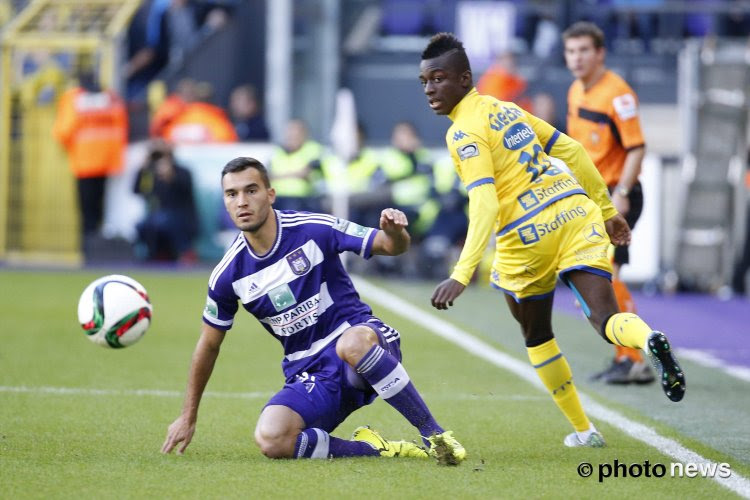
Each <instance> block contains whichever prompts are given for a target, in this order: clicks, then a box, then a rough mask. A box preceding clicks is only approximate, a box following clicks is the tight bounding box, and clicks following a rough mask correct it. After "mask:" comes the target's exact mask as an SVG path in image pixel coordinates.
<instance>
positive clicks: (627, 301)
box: [612, 279, 643, 363]
mask: <svg viewBox="0 0 750 500" xmlns="http://www.w3.org/2000/svg"><path fill="white" fill-rule="evenodd" d="M612 288H613V289H614V291H615V299H616V300H617V306H618V307H619V308H620V311H621V312H629V313H635V312H636V310H635V304H634V303H633V297H632V296H631V295H630V290H628V286H627V285H626V284H625V283H623V282H622V281H620V280H616V279H613V280H612ZM624 358H630V361H632V362H633V363H638V362H640V361H643V355H642V354H641V350H640V349H633V348H632V347H623V346H620V345H617V344H615V359H617V360H618V361H620V360H622V359H624Z"/></svg>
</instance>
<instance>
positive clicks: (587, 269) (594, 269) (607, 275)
mask: <svg viewBox="0 0 750 500" xmlns="http://www.w3.org/2000/svg"><path fill="white" fill-rule="evenodd" d="M570 271H585V272H587V273H591V274H596V275H598V276H603V277H605V278H607V279H608V280H609V281H612V273H610V272H609V271H605V270H604V269H599V268H598V267H591V266H585V265H580V266H573V267H569V268H567V269H563V270H562V271H560V273H559V275H560V279H561V280H562V281H563V283H565V284H566V285H568V287H570V285H571V284H572V283H569V281H570V280H569V279H568V277H567V276H565V275H566V274H567V273H569V272H570Z"/></svg>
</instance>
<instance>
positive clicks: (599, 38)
mask: <svg viewBox="0 0 750 500" xmlns="http://www.w3.org/2000/svg"><path fill="white" fill-rule="evenodd" d="M584 36H587V37H589V38H591V40H592V41H593V42H594V47H595V48H597V49H601V48H602V47H604V32H603V31H602V30H601V29H599V26H597V25H596V24H594V23H590V22H588V21H578V22H577V23H573V24H572V25H571V26H570V27H569V28H568V29H566V30H565V31H563V34H562V39H563V42H564V41H565V40H567V39H569V38H581V37H584Z"/></svg>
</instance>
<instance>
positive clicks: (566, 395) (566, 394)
mask: <svg viewBox="0 0 750 500" xmlns="http://www.w3.org/2000/svg"><path fill="white" fill-rule="evenodd" d="M526 350H527V351H528V353H529V360H530V361H531V364H532V365H533V366H534V368H536V373H537V375H539V378H540V379H541V381H542V383H543V384H544V386H545V387H546V388H547V390H548V391H549V392H550V394H552V399H553V400H554V401H555V404H556V405H557V407H558V408H560V411H562V412H563V415H565V418H567V419H568V421H569V422H570V423H571V425H572V426H573V428H574V429H575V430H576V432H585V431H587V430H589V426H590V425H591V422H589V419H588V417H587V416H586V413H584V411H583V406H581V400H580V399H578V392H577V391H576V387H575V385H573V373H572V372H571V371H570V365H569V364H568V361H567V360H566V359H565V357H564V356H563V355H562V352H560V348H559V347H558V346H557V341H555V339H551V340H548V341H547V342H545V343H544V344H541V345H538V346H535V347H527V348H526Z"/></svg>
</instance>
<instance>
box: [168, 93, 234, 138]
mask: <svg viewBox="0 0 750 500" xmlns="http://www.w3.org/2000/svg"><path fill="white" fill-rule="evenodd" d="M161 136H162V137H163V138H164V139H167V140H168V141H172V142H175V143H190V142H192V143H203V142H237V133H236V132H235V131H234V126H233V125H232V122H231V121H230V120H229V118H228V117H227V114H226V113H225V112H224V110H223V109H221V108H219V107H218V106H214V105H213V104H208V103H205V102H189V103H185V105H184V107H183V108H182V110H181V111H179V112H178V113H176V115H175V116H174V117H173V118H172V120H171V121H170V122H169V123H167V124H166V125H164V126H163V129H162V133H161Z"/></svg>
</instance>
